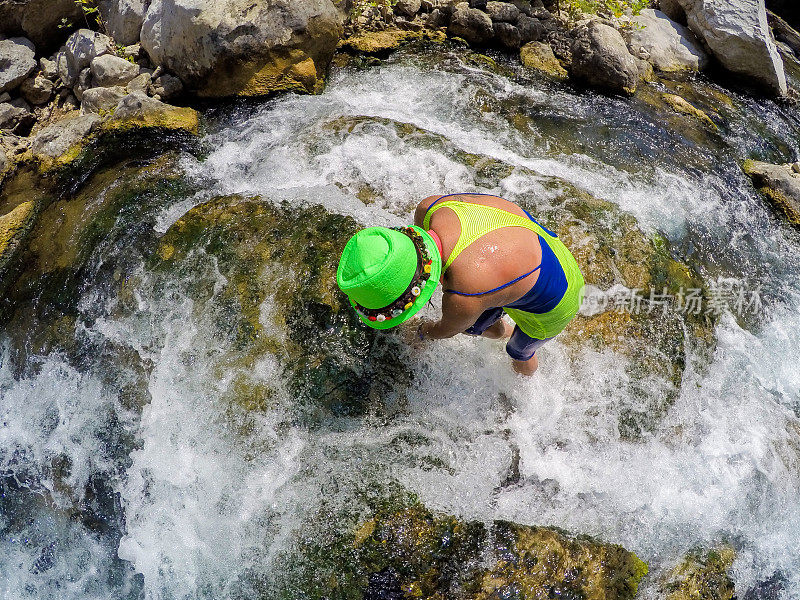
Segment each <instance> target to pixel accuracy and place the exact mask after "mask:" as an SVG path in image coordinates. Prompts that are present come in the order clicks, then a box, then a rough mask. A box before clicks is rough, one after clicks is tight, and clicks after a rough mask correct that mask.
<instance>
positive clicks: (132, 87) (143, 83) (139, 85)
mask: <svg viewBox="0 0 800 600" xmlns="http://www.w3.org/2000/svg"><path fill="white" fill-rule="evenodd" d="M152 81H153V76H152V75H151V74H150V73H142V74H141V75H138V76H136V77H134V78H133V79H131V81H130V83H128V86H127V91H128V93H129V94H130V93H133V92H141V93H142V94H146V93H147V90H149V89H150V84H151V83H152Z"/></svg>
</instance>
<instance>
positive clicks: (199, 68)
mask: <svg viewBox="0 0 800 600" xmlns="http://www.w3.org/2000/svg"><path fill="white" fill-rule="evenodd" d="M341 31H342V25H341V15H340V13H339V11H338V10H337V9H336V7H335V6H334V4H333V3H332V2H331V1H330V0H271V1H269V2H252V3H251V2H248V3H244V2H242V1H241V0H216V1H212V0H153V1H152V3H151V4H150V7H149V8H148V9H147V13H146V14H145V19H144V25H143V27H142V33H141V44H142V47H143V48H144V49H145V51H146V52H147V54H148V55H149V56H150V59H151V61H152V62H153V64H154V65H161V66H164V67H165V68H167V69H169V70H170V71H172V72H173V73H176V74H177V75H178V76H179V77H180V78H181V80H182V81H183V82H184V84H186V85H187V87H188V88H189V89H191V90H193V91H195V92H196V93H197V94H198V95H199V96H205V97H224V96H237V95H238V96H259V95H265V94H270V93H273V92H276V91H283V90H294V91H303V92H310V93H315V92H319V91H321V89H322V87H323V85H324V79H325V75H326V73H327V70H328V66H329V64H330V61H331V58H332V57H333V53H334V52H335V50H336V44H337V42H338V40H339V36H340V35H341Z"/></svg>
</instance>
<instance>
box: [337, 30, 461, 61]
mask: <svg viewBox="0 0 800 600" xmlns="http://www.w3.org/2000/svg"><path fill="white" fill-rule="evenodd" d="M446 39H447V36H446V35H445V34H444V33H442V32H440V31H430V30H422V31H408V30H404V29H397V28H394V27H392V28H389V29H384V30H382V31H364V32H359V33H357V34H355V35H353V36H350V37H349V38H346V39H344V40H342V41H340V42H339V49H340V50H344V51H346V52H349V53H351V54H365V55H368V56H381V57H384V56H387V55H389V54H390V53H392V52H394V51H395V50H398V49H400V48H402V47H403V46H405V45H407V44H409V43H410V42H414V41H419V40H425V41H432V42H437V43H444V42H445V41H446Z"/></svg>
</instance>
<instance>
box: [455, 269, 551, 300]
mask: <svg viewBox="0 0 800 600" xmlns="http://www.w3.org/2000/svg"><path fill="white" fill-rule="evenodd" d="M541 268H542V265H541V264H539V266H538V267H536V268H535V269H534V270H533V271H531V272H530V273H525V275H520V276H519V277H517V278H516V279H514V280H512V281H509V282H508V283H504V284H503V285H501V286H499V287H496V288H494V289H493V290H489V291H488V292H478V293H477V294H467V293H464V292H457V291H456V290H445V293H448V294H455V295H456V296H485V295H486V294H491V293H492V292H499V291H500V290H502V289H503V288H507V287H508V286H510V285H514V284H515V283H517V282H518V281H522V280H523V279H525V278H526V277H527V276H528V275H533V274H534V273H536V271H538V270H539V269H541Z"/></svg>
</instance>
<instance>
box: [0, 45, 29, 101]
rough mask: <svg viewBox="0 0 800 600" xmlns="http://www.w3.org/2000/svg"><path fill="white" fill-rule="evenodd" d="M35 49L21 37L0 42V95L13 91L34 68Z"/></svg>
mask: <svg viewBox="0 0 800 600" xmlns="http://www.w3.org/2000/svg"><path fill="white" fill-rule="evenodd" d="M35 54H36V49H35V48H34V46H33V44H32V43H31V42H30V40H27V39H25V38H22V37H15V38H10V39H7V40H0V93H2V92H5V91H6V90H13V89H15V88H16V87H17V86H18V85H19V84H20V83H22V82H23V81H25V79H26V78H27V77H28V75H30V74H31V73H33V70H34V69H35V68H36V59H35V58H34V56H35Z"/></svg>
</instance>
